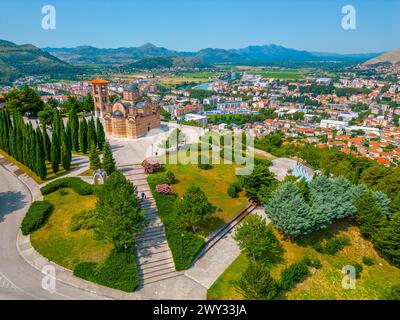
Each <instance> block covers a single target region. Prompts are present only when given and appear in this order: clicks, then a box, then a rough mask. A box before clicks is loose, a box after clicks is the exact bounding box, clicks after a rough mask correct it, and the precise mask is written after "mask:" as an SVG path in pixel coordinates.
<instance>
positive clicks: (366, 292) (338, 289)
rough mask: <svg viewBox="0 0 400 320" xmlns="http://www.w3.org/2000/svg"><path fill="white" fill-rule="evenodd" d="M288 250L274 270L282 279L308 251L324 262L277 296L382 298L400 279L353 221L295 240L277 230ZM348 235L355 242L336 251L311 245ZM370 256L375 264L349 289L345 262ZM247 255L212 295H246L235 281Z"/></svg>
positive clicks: (221, 279)
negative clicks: (322, 250)
mask: <svg viewBox="0 0 400 320" xmlns="http://www.w3.org/2000/svg"><path fill="white" fill-rule="evenodd" d="M276 234H277V236H278V238H279V240H280V242H281V244H282V246H283V248H284V250H285V252H284V263H282V264H278V265H275V266H274V267H273V268H272V269H271V274H272V276H273V277H274V278H275V279H279V275H280V272H281V271H282V269H283V268H284V267H285V265H289V264H291V263H293V262H295V261H300V260H301V259H302V258H303V257H304V256H305V255H308V256H310V257H311V258H318V259H319V260H320V261H321V262H322V268H321V269H320V270H317V272H316V273H315V274H313V275H311V276H310V277H308V278H307V279H306V280H305V281H304V282H303V283H301V284H299V285H297V286H296V287H295V288H294V289H293V290H291V291H290V292H281V293H280V294H279V295H278V297H277V299H289V300H303V299H306V300H318V299H329V300H335V299H339V300H356V299H370V300H373V299H381V298H382V297H383V295H384V293H385V292H386V290H388V289H389V288H390V287H391V286H392V285H393V284H395V283H396V281H397V282H398V281H399V280H400V269H399V268H396V267H395V266H393V265H391V264H389V263H388V262H387V261H386V260H385V259H383V258H382V257H380V256H379V254H378V252H377V251H376V250H375V248H374V247H373V245H372V243H371V242H370V241H368V240H365V239H363V238H362V237H361V235H360V232H359V229H358V227H356V226H354V225H352V224H351V223H347V222H342V223H340V224H335V225H332V226H330V227H329V228H328V229H326V230H323V231H319V232H315V233H313V234H312V235H311V236H309V237H304V238H303V239H300V240H299V241H298V242H297V243H294V242H292V241H290V240H288V239H284V238H283V237H282V236H281V235H279V234H278V233H276ZM343 235H344V236H346V237H348V238H349V239H350V241H351V245H349V246H347V247H345V248H344V249H343V250H341V251H339V252H338V253H336V254H335V255H328V254H321V253H318V252H317V251H316V250H314V249H313V248H312V247H311V243H313V242H314V241H316V240H321V239H328V238H331V237H333V236H343ZM363 256H366V257H370V258H372V259H373V260H374V262H375V264H374V265H373V266H366V265H363V271H362V273H361V277H360V278H359V279H357V282H356V289H354V290H345V289H343V288H342V286H341V281H342V274H341V269H342V267H343V266H344V265H348V264H350V265H351V264H352V263H354V262H358V263H360V264H362V257H363ZM246 265H247V258H246V257H245V256H244V255H240V256H239V257H238V258H237V259H236V260H235V261H234V262H233V263H232V264H231V265H230V266H229V267H228V268H227V269H226V270H225V272H224V273H223V274H222V275H221V276H220V277H219V278H218V280H217V281H216V282H215V283H214V284H213V286H212V287H211V288H210V289H209V290H208V298H209V299H242V298H243V297H241V295H240V294H239V293H237V292H236V290H235V288H234V287H233V281H235V280H237V279H239V278H240V275H241V272H242V270H244V269H245V268H246Z"/></svg>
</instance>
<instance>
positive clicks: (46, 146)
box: [42, 126, 51, 161]
mask: <svg viewBox="0 0 400 320" xmlns="http://www.w3.org/2000/svg"><path fill="white" fill-rule="evenodd" d="M42 136H43V138H42V140H43V149H44V154H45V158H46V160H47V161H51V142H50V138H49V135H48V134H47V130H46V126H43V129H42Z"/></svg>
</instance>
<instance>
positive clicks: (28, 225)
mask: <svg viewBox="0 0 400 320" xmlns="http://www.w3.org/2000/svg"><path fill="white" fill-rule="evenodd" d="M52 211H53V205H52V204H51V203H50V202H47V201H35V202H33V203H32V205H31V206H30V208H29V210H28V212H27V213H26V215H25V217H24V219H23V220H22V224H21V230H22V234H23V235H28V234H30V233H32V232H33V231H35V230H37V229H39V228H41V227H42V226H43V225H44V224H45V223H46V222H47V219H48V218H49V216H50V214H51V212H52Z"/></svg>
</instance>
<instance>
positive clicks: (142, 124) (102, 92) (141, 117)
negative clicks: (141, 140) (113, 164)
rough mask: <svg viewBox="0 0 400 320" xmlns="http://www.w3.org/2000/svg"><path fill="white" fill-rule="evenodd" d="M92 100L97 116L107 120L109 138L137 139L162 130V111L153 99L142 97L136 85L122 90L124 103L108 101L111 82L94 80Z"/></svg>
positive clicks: (119, 100) (121, 101) (133, 84)
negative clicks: (158, 129)
mask: <svg viewBox="0 0 400 320" xmlns="http://www.w3.org/2000/svg"><path fill="white" fill-rule="evenodd" d="M92 85H93V100H94V108H95V116H96V117H100V118H103V119H104V124H105V125H104V127H105V131H106V134H107V135H109V136H113V137H116V138H138V137H141V136H144V135H146V133H147V132H149V131H150V130H152V129H156V128H159V127H160V109H159V107H158V106H156V105H155V104H154V103H153V102H152V101H151V100H150V99H147V98H144V97H141V96H140V93H139V88H138V86H137V84H135V83H131V84H129V85H128V86H127V87H125V89H124V90H123V96H122V99H115V100H114V101H113V102H109V101H108V88H107V85H108V82H107V81H106V80H103V79H95V80H93V81H92Z"/></svg>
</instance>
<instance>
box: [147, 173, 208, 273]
mask: <svg viewBox="0 0 400 320" xmlns="http://www.w3.org/2000/svg"><path fill="white" fill-rule="evenodd" d="M147 181H148V183H149V186H150V189H151V193H152V194H153V197H154V199H155V201H156V204H157V209H158V214H159V216H160V219H161V221H162V222H163V224H164V227H165V233H166V237H167V241H168V245H169V247H170V249H171V251H172V256H173V258H174V263H175V268H176V269H177V270H184V269H187V268H189V267H190V265H191V264H192V262H193V260H194V258H195V257H196V255H197V253H198V252H199V251H200V249H201V248H202V247H203V245H204V243H205V241H204V240H203V239H202V238H201V237H199V236H197V235H195V234H193V233H192V232H191V231H189V230H187V229H186V226H185V224H184V223H183V222H182V220H181V219H180V218H179V216H178V215H177V213H176V195H175V194H172V195H163V194H159V193H158V192H156V191H155V188H156V185H158V184H163V183H167V177H166V176H165V174H163V173H157V174H152V175H149V176H148V177H147ZM182 234H183V237H182Z"/></svg>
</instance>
